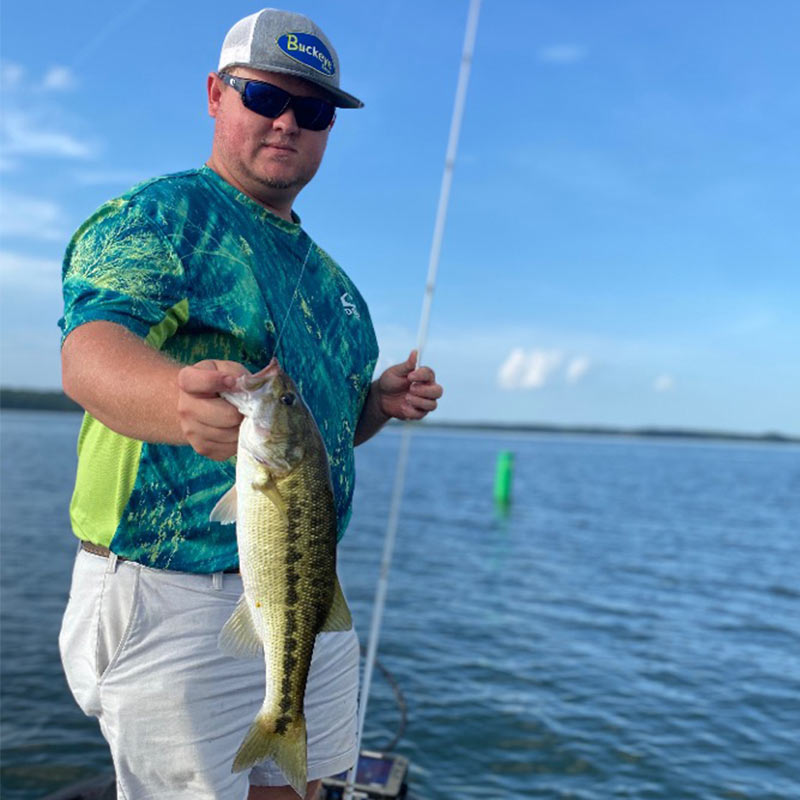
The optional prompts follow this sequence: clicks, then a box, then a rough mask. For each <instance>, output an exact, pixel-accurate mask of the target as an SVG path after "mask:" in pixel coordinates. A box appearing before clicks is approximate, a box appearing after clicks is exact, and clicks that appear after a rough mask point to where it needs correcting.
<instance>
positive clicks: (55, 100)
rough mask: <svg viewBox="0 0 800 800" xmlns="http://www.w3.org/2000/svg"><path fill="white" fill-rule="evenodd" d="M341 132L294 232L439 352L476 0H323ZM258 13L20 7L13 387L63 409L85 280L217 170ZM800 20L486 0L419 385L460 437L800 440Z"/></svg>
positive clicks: (300, 5) (709, 6) (9, 160)
mask: <svg viewBox="0 0 800 800" xmlns="http://www.w3.org/2000/svg"><path fill="white" fill-rule="evenodd" d="M283 7H285V8H287V9H290V10H293V11H299V12H301V13H304V14H307V15H309V16H310V17H312V18H313V19H314V20H315V21H316V22H317V24H318V25H320V27H321V28H322V29H323V30H324V31H325V32H326V34H327V35H328V37H329V38H330V39H331V40H332V42H333V44H334V46H335V48H336V50H337V51H338V54H339V57H340V60H341V80H342V82H341V85H342V88H344V89H345V90H346V91H348V92H350V93H352V94H355V95H356V96H357V97H359V98H361V99H362V100H364V102H365V107H364V108H363V109H360V110H342V111H340V112H339V115H338V118H337V121H336V125H335V128H334V130H333V131H332V134H331V138H330V141H329V144H328V151H327V153H326V156H325V160H324V162H323V165H322V167H321V169H320V172H319V173H318V174H317V176H316V177H315V179H314V180H313V182H312V183H311V184H310V185H309V186H307V187H306V188H305V189H304V191H303V192H302V193H301V195H300V196H299V197H298V199H297V201H296V204H295V210H296V211H297V212H298V213H299V214H300V216H301V218H302V220H303V225H304V227H305V228H306V230H307V231H308V232H309V233H310V234H311V236H313V237H314V239H315V240H316V241H317V242H318V243H319V244H320V245H321V246H322V247H323V248H325V249H326V250H327V251H328V252H329V253H330V254H331V255H332V256H333V257H334V258H335V259H336V260H337V261H338V262H339V263H340V264H341V265H342V267H343V268H344V269H345V271H346V272H347V273H348V275H350V277H351V278H352V279H353V280H354V281H355V283H356V284H357V285H358V286H359V288H360V290H361V293H362V294H363V295H364V297H365V298H366V300H367V302H368V303H369V306H370V310H371V314H372V318H373V322H374V324H375V327H376V331H377V334H378V339H379V342H380V345H381V359H380V362H379V369H383V368H385V367H386V366H388V365H389V364H393V363H396V362H399V361H402V360H404V359H405V358H406V357H407V355H408V352H409V351H410V350H411V348H412V347H413V346H414V344H415V342H416V335H417V327H418V324H419V316H420V309H421V305H422V296H423V291H424V285H425V278H426V274H427V269H428V257H429V250H430V247H431V239H432V235H433V226H434V220H435V214H436V206H437V203H438V198H439V188H440V184H441V179H442V171H443V168H444V155H445V149H446V145H447V137H448V132H449V126H450V119H451V114H452V108H453V101H454V94H455V88H456V82H457V78H458V70H459V62H460V56H461V48H462V44H463V37H464V30H465V25H466V17H467V10H468V2H467V0H436V2H430V0H428V2H423V0H381V2H368V1H367V0H358V1H357V0H326V1H324V0H306V1H301V0H298V2H296V3H292V5H286V6H283ZM259 8H261V5H260V4H257V3H252V2H241V1H240V0H227V2H225V3H219V2H211V0H169V2H164V1H163V0H162V1H158V0H130V1H129V2H126V3H108V1H107V0H71V2H69V3H56V2H47V3H45V4H44V5H42V4H39V3H30V2H21V0H5V2H4V3H3V5H2V11H1V12H0V13H2V18H1V19H0V22H1V23H2V24H1V25H0V36H2V39H1V40H0V81H1V83H0V86H2V106H3V113H2V119H1V120H0V206H1V208H0V290H1V292H2V293H1V294H0V314H1V317H0V324H1V325H2V349H1V350H0V373H1V374H0V383H2V385H3V386H11V387H32V388H58V387H59V385H60V369H59V352H58V351H59V330H58V328H57V324H56V323H57V320H58V318H59V317H60V315H61V311H62V306H61V295H60V286H59V281H60V269H61V259H62V257H63V253H64V249H65V247H66V245H67V242H68V241H69V238H70V236H71V235H72V233H73V232H74V231H75V229H76V228H77V227H78V226H79V225H80V224H81V222H82V221H83V220H84V219H86V217H88V216H89V215H90V214H91V213H92V212H93V211H94V210H95V209H96V208H97V207H98V206H99V205H101V204H102V203H103V202H105V201H106V200H108V199H110V198H112V197H115V196H117V195H119V194H122V193H123V192H125V191H126V190H127V189H128V188H129V187H130V186H132V185H133V184H135V183H137V182H139V181H141V180H144V179H147V178H150V177H153V176H155V175H161V174H166V173H170V172H177V171H180V170H183V169H188V168H192V167H196V166H199V165H201V164H202V163H204V161H205V160H206V159H207V157H208V155H209V152H210V142H211V136H212V132H213V127H212V120H211V119H210V118H209V117H208V114H207V109H206V99H205V91H206V90H205V85H206V77H207V74H208V72H209V71H210V70H213V69H215V68H216V65H217V59H218V57H219V48H220V46H221V43H222V39H223V38H224V35H225V33H226V31H227V30H228V28H229V27H230V26H231V25H233V23H234V22H236V21H237V20H238V19H240V18H241V17H244V16H247V15H248V14H250V13H253V12H254V11H257V10H258V9H259ZM798 30H800V4H798V3H797V2H796V0H769V2H766V3H759V4H756V3H752V2H750V1H749V0H747V1H746V2H741V1H740V0H725V2H722V0H715V1H714V2H711V0H691V2H690V1H689V0H669V1H667V0H650V2H647V3H642V2H640V0H617V1H616V2H614V3H598V2H594V0H559V2H556V0H484V1H483V4H482V8H481V14H480V21H479V26H478V33H477V42H476V47H475V55H474V61H473V67H472V75H471V80H470V85H469V90H468V94H467V100H466V111H465V115H464V121H463V127H462V131H461V138H460V145H459V151H458V157H457V160H456V164H455V172H454V180H453V186H452V192H451V195H450V206H449V213H448V218H447V227H446V229H445V236H444V244H443V249H442V255H441V263H440V268H439V276H438V281H437V287H436V294H435V297H434V301H433V308H432V317H431V323H430V329H429V338H428V342H427V345H426V348H425V351H424V357H423V361H424V362H425V363H428V364H430V365H431V366H432V367H434V369H435V370H436V374H437V378H438V379H439V381H440V383H442V385H443V386H444V387H445V396H444V398H443V399H442V401H441V403H440V408H439V410H438V411H437V412H436V414H437V417H438V418H439V419H440V420H448V421H494V422H521V423H551V424H561V425H577V424H587V425H612V426H623V427H638V426H658V427H684V428H702V429H713V430H725V431H736V432H750V433H762V432H767V431H780V432H783V433H788V434H794V435H797V434H800V366H798V353H800V347H798V344H799V343H800V321H799V320H798V311H800V226H799V225H798V218H799V214H798V211H799V209H800V147H799V146H798V144H797V139H798V130H800V92H798V90H797V76H798V74H800V49H798V47H797V37H796V33H797V31H798Z"/></svg>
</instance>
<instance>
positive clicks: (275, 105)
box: [242, 81, 336, 131]
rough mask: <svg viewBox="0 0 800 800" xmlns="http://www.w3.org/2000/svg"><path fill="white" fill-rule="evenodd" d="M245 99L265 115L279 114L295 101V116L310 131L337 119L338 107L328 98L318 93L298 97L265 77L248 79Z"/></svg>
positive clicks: (322, 128) (250, 106) (251, 108)
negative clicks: (323, 98) (324, 98)
mask: <svg viewBox="0 0 800 800" xmlns="http://www.w3.org/2000/svg"><path fill="white" fill-rule="evenodd" d="M242 102H243V103H244V104H245V106H246V107H247V108H249V109H250V110H251V111H254V112H255V113H256V114H261V116H262V117H271V118H273V119H274V118H275V117H279V116H280V115H281V114H283V112H284V111H285V110H286V108H287V107H288V106H289V105H291V106H292V110H293V111H294V118H295V119H296V120H297V124H298V125H299V126H300V127H301V128H306V129H307V130H310V131H322V130H325V128H327V127H328V126H329V125H330V124H331V121H332V120H333V115H334V114H335V113H336V108H335V107H334V105H333V103H329V102H328V101H327V100H320V99H319V98H316V97H294V96H293V95H291V94H289V92H286V91H284V90H283V89H281V88H280V87H278V86H273V85H272V84H270V83H263V82H261V81H248V83H247V85H246V86H245V90H244V94H243V95H242Z"/></svg>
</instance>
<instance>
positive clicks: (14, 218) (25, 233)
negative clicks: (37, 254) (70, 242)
mask: <svg viewBox="0 0 800 800" xmlns="http://www.w3.org/2000/svg"><path fill="white" fill-rule="evenodd" d="M63 223H64V217H63V213H62V211H61V208H60V207H59V206H58V205H56V204H55V203H53V202H52V201H50V200H41V199H39V198H36V197H27V196H25V195H20V194H15V193H14V192H2V194H0V236H3V237H6V236H15V237H20V238H23V239H40V240H44V241H62V242H66V240H67V232H66V231H65V229H64V226H63Z"/></svg>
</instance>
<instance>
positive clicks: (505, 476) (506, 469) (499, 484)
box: [494, 450, 514, 505]
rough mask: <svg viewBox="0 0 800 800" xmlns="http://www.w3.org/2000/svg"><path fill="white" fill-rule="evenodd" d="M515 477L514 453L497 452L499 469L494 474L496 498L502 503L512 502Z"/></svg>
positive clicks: (506, 451) (508, 451) (496, 500)
mask: <svg viewBox="0 0 800 800" xmlns="http://www.w3.org/2000/svg"><path fill="white" fill-rule="evenodd" d="M513 479H514V454H513V453H512V452H511V451H510V450H501V451H500V452H499V453H498V454H497V469H496V470H495V475H494V499H495V502H497V503H499V504H501V505H508V504H509V503H510V502H511V484H512V483H513Z"/></svg>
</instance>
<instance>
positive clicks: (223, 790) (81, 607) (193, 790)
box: [59, 550, 359, 800]
mask: <svg viewBox="0 0 800 800" xmlns="http://www.w3.org/2000/svg"><path fill="white" fill-rule="evenodd" d="M241 592H242V580H241V577H240V576H239V575H238V574H224V575H223V574H222V573H217V574H216V575H215V576H212V575H192V574H189V573H185V572H170V571H168V570H156V569H149V568H148V567H143V566H141V565H140V564H136V563H133V562H130V561H118V560H117V559H116V558H115V557H113V556H112V557H111V558H104V557H103V556H97V555H94V554H91V553H88V552H86V551H84V550H80V551H79V552H78V556H77V559H76V561H75V567H74V570H73V575H72V588H71V590H70V598H69V603H68V604H67V610H66V612H65V614H64V621H63V624H62V627H61V634H60V636H59V647H60V649H61V659H62V661H63V664H64V671H65V672H66V676H67V682H68V683H69V687H70V689H71V690H72V693H73V695H74V696H75V699H76V700H77V702H78V705H79V706H80V707H81V709H82V710H83V711H84V713H86V714H88V715H90V716H95V717H97V718H98V719H99V721H100V728H101V730H102V732H103V735H104V736H105V738H106V740H107V741H108V744H109V746H110V748H111V755H112V758H113V759H114V767H115V769H116V773H117V789H118V794H119V797H120V798H121V800H122V798H125V799H126V800H142V799H143V798H158V800H186V799H187V798H190V797H191V798H208V799H209V800H211V798H214V800H242V798H245V797H246V796H247V793H248V789H249V785H250V784H252V785H255V786H284V785H286V784H287V783H288V782H287V781H286V779H285V778H284V777H283V774H282V773H281V772H280V770H278V769H277V767H275V766H274V764H272V763H271V762H265V763H264V764H260V765H258V766H257V767H255V768H254V769H253V770H252V771H250V772H249V773H248V772H243V773H233V772H231V765H232V764H233V758H234V755H235V753H236V751H237V750H238V749H239V745H240V744H241V743H242V740H243V739H244V736H245V734H246V733H247V730H248V728H249V727H250V723H251V722H252V721H253V719H254V717H255V715H256V712H257V711H258V709H259V707H260V706H261V703H262V701H263V699H264V683H265V667H264V663H263V661H262V660H260V659H234V658H230V657H228V656H225V655H223V654H222V653H221V652H220V651H219V649H218V647H217V636H218V635H219V631H220V630H221V629H222V626H223V625H224V624H225V622H226V621H227V619H228V617H229V616H230V615H231V613H232V612H233V609H234V607H235V606H236V602H237V600H238V599H239V596H240V595H241ZM358 662H359V647H358V639H357V637H356V634H355V631H353V630H350V631H346V632H329V633H328V632H326V633H321V634H319V635H318V636H317V640H316V643H315V645H314V655H313V658H312V661H311V670H310V672H309V676H308V684H307V688H306V697H305V715H306V725H307V731H308V779H309V781H311V780H314V779H316V778H324V777H328V776H330V775H335V774H337V773H339V772H342V771H344V770H347V769H349V768H350V766H351V765H352V764H353V763H355V760H356V711H357V695H358Z"/></svg>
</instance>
